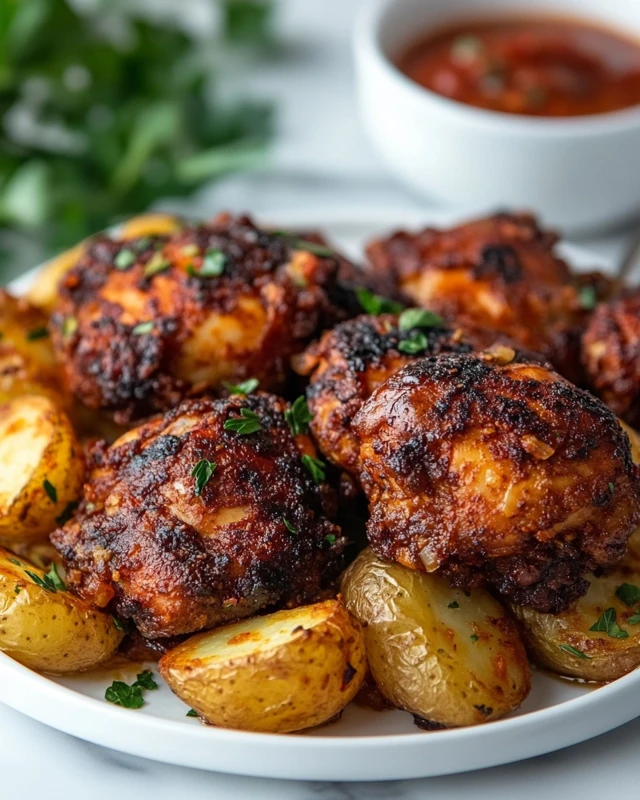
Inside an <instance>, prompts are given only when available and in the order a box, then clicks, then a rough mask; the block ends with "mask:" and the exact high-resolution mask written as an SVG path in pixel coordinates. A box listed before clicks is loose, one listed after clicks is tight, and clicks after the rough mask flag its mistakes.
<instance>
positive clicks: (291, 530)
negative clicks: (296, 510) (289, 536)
mask: <svg viewBox="0 0 640 800" xmlns="http://www.w3.org/2000/svg"><path fill="white" fill-rule="evenodd" d="M282 521H283V522H284V527H285V528H286V529H287V530H288V531H289V533H298V529H297V528H294V526H293V525H292V524H291V523H290V522H289V520H288V519H287V518H286V517H283V518H282Z"/></svg>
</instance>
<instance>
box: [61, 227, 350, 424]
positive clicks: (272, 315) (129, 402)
mask: <svg viewBox="0 0 640 800" xmlns="http://www.w3.org/2000/svg"><path fill="white" fill-rule="evenodd" d="M343 268H344V259H342V258H339V257H338V256H336V255H335V254H334V253H333V252H332V251H331V250H330V249H329V248H327V247H326V246H324V245H320V244H318V243H315V242H306V241H303V240H300V239H299V238H296V237H294V236H292V235H289V234H282V233H275V232H271V233H269V232H266V231H264V230H261V229H259V228H257V227H256V226H255V225H254V224H253V223H252V222H251V220H250V219H249V218H247V217H235V218H234V217H231V216H229V215H228V214H221V215H219V216H218V217H216V218H215V219H214V220H213V222H211V223H208V224H201V225H191V226H183V227H181V228H180V229H179V230H177V231H175V232H173V233H169V234H166V235H157V236H145V237H142V238H138V239H133V240H131V241H125V242H123V241H114V240H113V239H110V238H109V237H106V236H103V237H99V238H97V239H96V240H94V241H93V242H92V244H91V245H90V246H89V247H88V248H87V250H86V251H85V252H84V254H83V255H82V256H81V258H80V261H79V262H78V263H77V265H76V266H75V267H74V268H72V269H71V270H70V271H69V272H67V273H66V274H65V275H64V277H63V278H62V280H61V283H60V288H59V292H60V296H59V300H58V304H57V306H56V309H55V311H54V313H53V315H52V319H51V326H52V331H53V341H54V345H55V348H56V353H57V357H58V359H59V361H60V363H61V365H62V368H63V371H64V375H65V378H66V382H67V384H68V386H69V388H70V389H71V390H72V392H73V393H74V394H75V395H76V396H77V397H78V398H79V399H80V400H81V401H82V402H83V403H84V404H85V405H87V406H88V407H90V408H94V409H100V410H103V411H105V412H107V413H108V414H110V415H112V416H113V418H114V419H115V420H116V422H119V423H122V424H127V423H130V422H132V421H135V420H139V419H142V418H144V417H146V416H149V415H150V414H152V413H157V412H159V411H160V412H161V411H165V410H168V409H169V408H173V407H174V406H175V405H177V403H179V402H180V401H181V400H182V399H184V398H185V397H188V396H194V395H198V394H201V393H202V392H203V391H207V390H212V391H214V392H216V391H218V390H221V389H222V391H224V390H223V384H224V382H225V381H226V382H230V383H239V382H241V381H243V380H245V379H247V378H257V379H259V381H260V387H261V388H262V389H264V390H266V391H275V390H279V389H281V388H282V387H283V385H284V383H285V381H286V379H287V377H288V376H289V375H290V372H291V368H290V359H291V356H292V355H294V354H295V353H298V352H300V351H301V350H302V349H304V347H305V345H306V344H307V343H308V342H309V341H310V340H311V339H312V338H313V337H314V336H315V335H317V333H318V332H319V331H321V330H322V329H323V328H324V327H327V326H328V325H331V324H333V323H334V322H335V321H336V320H338V319H344V318H346V317H347V316H348V313H347V312H345V310H344V309H343V308H342V307H340V300H341V298H342V296H343V294H344V292H343V291H342V289H343V287H342V286H341V283H340V278H339V274H338V273H339V271H340V270H341V269H343Z"/></svg>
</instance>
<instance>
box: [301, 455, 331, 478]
mask: <svg viewBox="0 0 640 800" xmlns="http://www.w3.org/2000/svg"><path fill="white" fill-rule="evenodd" d="M302 463H303V464H304V466H305V467H306V468H307V471H308V472H309V475H311V477H312V478H313V480H314V482H315V483H322V481H323V480H324V479H325V477H326V473H325V468H326V465H325V463H324V461H321V460H320V459H319V458H314V457H313V456H308V455H307V454H306V453H305V455H303V456H302Z"/></svg>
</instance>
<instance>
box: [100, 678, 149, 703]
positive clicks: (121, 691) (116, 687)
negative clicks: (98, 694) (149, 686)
mask: <svg viewBox="0 0 640 800" xmlns="http://www.w3.org/2000/svg"><path fill="white" fill-rule="evenodd" d="M104 699H105V700H107V701H108V702H109V703H113V704H114V705H116V706H122V707H123V708H142V706H143V705H144V700H143V699H142V689H141V687H140V686H138V685H137V684H135V683H134V684H133V686H129V685H128V684H127V683H125V682H124V681H114V682H113V683H112V684H111V686H109V688H108V689H107V691H106V692H105V693H104Z"/></svg>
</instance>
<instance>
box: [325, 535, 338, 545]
mask: <svg viewBox="0 0 640 800" xmlns="http://www.w3.org/2000/svg"><path fill="white" fill-rule="evenodd" d="M324 540H325V542H329V544H335V541H336V535H335V533H328V534H327V535H326V536H325V537H324Z"/></svg>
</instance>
